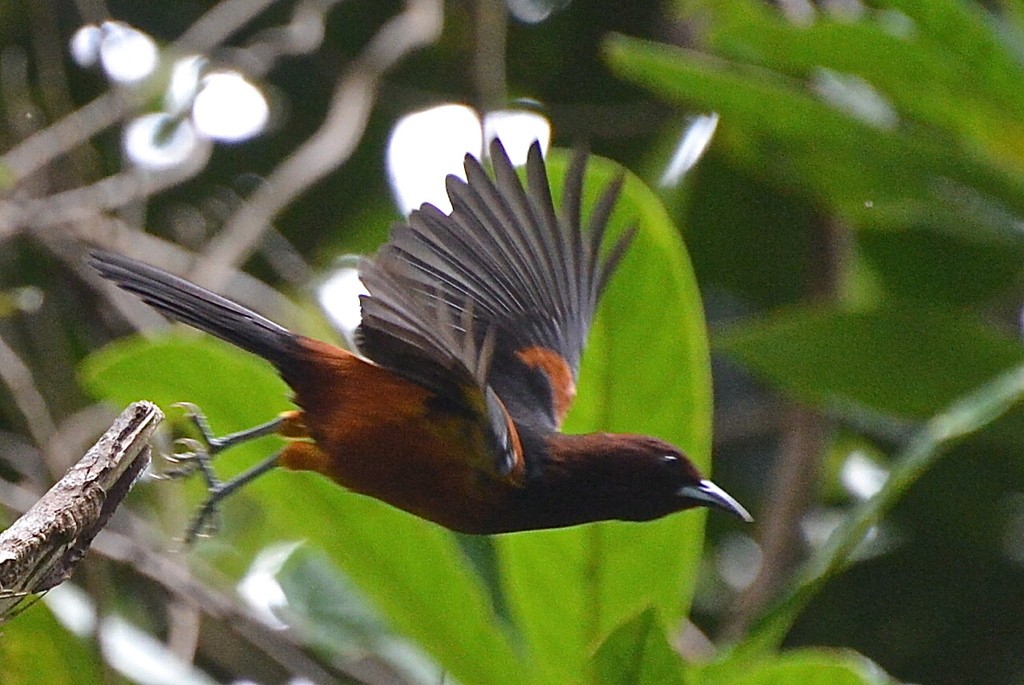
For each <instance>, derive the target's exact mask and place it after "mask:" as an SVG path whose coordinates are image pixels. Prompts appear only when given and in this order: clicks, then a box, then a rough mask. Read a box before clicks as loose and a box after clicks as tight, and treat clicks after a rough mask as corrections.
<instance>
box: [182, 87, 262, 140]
mask: <svg viewBox="0 0 1024 685" xmlns="http://www.w3.org/2000/svg"><path fill="white" fill-rule="evenodd" d="M269 118H270V106H269V105H268V104H267V99H266V98H265V97H264V96H263V93H262V92H260V89H259V88H257V87H256V86H254V85H253V84H252V83H250V82H249V81H247V80H246V79H245V77H244V76H242V75H241V74H239V73H238V72H236V71H218V72H213V73H210V74H207V75H206V76H205V77H204V78H203V80H202V83H201V84H200V86H199V92H198V93H197V94H196V96H195V101H194V102H193V103H192V120H193V121H194V122H195V124H196V128H197V129H199V132H200V133H202V134H203V135H205V136H209V137H210V138H213V139H215V140H220V141H224V142H237V141H240V140H245V139H246V138H252V137H253V136H255V135H256V134H258V133H259V132H260V131H262V130H263V129H264V127H266V125H267V120H268V119H269Z"/></svg>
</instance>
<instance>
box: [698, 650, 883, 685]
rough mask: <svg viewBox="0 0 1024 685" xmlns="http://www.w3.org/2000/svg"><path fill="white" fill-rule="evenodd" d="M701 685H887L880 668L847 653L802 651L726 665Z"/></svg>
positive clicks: (709, 673)
mask: <svg viewBox="0 0 1024 685" xmlns="http://www.w3.org/2000/svg"><path fill="white" fill-rule="evenodd" d="M694 682H695V683H696V684H697V685H885V684H886V683H893V682H894V681H893V680H892V679H891V678H889V677H888V676H887V675H886V674H885V673H884V672H883V671H882V670H881V669H880V668H878V666H876V665H875V664H873V663H871V662H870V661H868V660H867V659H865V658H864V657H863V656H861V655H859V654H857V653H855V652H851V651H844V650H826V649H799V650H794V651H791V652H786V653H784V654H781V655H778V656H771V657H768V658H765V659H763V660H758V661H755V662H748V661H746V660H743V661H738V662H724V663H721V664H717V665H715V666H714V667H712V668H708V669H706V670H705V671H703V672H702V674H701V677H698V678H697V679H696V680H695V681H694Z"/></svg>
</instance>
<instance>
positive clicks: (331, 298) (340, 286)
mask: <svg viewBox="0 0 1024 685" xmlns="http://www.w3.org/2000/svg"><path fill="white" fill-rule="evenodd" d="M357 261H358V257H347V258H343V259H342V260H341V265H340V267H339V268H338V269H336V270H335V271H334V273H332V274H331V275H330V276H328V277H327V280H325V281H324V282H323V283H321V284H320V286H319V287H318V288H317V293H316V295H317V300H318V301H319V302H320V308H321V309H323V310H324V313H325V314H327V318H328V319H330V321H331V323H332V324H333V325H334V327H335V328H336V329H338V330H339V331H340V332H341V334H342V335H343V336H345V340H347V341H348V344H349V347H350V348H351V349H353V350H354V349H355V332H356V328H358V327H359V324H360V322H361V321H362V319H363V315H362V310H361V308H360V306H359V296H360V295H365V294H367V290H366V286H364V285H363V282H362V281H360V280H359V270H358V269H357V268H356V264H357Z"/></svg>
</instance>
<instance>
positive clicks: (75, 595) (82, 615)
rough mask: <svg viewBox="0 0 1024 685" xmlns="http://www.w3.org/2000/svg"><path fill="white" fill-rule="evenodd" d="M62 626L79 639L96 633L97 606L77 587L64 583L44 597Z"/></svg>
mask: <svg viewBox="0 0 1024 685" xmlns="http://www.w3.org/2000/svg"><path fill="white" fill-rule="evenodd" d="M43 601H44V602H46V606H48V607H49V608H50V611H52V612H53V615H54V616H55V617H56V618H57V620H58V621H60V623H61V625H63V626H64V627H65V628H67V629H68V630H70V631H71V632H72V633H74V634H75V635H77V636H78V637H89V636H91V635H92V634H93V633H95V632H96V605H95V604H94V603H93V601H92V599H90V598H89V595H87V594H86V593H84V592H82V591H81V590H80V589H79V588H78V586H77V585H72V584H71V583H62V584H61V585H58V586H57V587H55V588H53V589H52V590H50V591H49V592H47V593H46V596H44V597H43Z"/></svg>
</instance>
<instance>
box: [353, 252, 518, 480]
mask: <svg viewBox="0 0 1024 685" xmlns="http://www.w3.org/2000/svg"><path fill="white" fill-rule="evenodd" d="M359 276H360V279H361V280H362V281H363V284H364V285H365V286H366V289H367V290H368V291H369V293H370V294H369V295H368V296H367V295H364V296H362V298H361V305H362V312H363V318H362V323H361V324H360V326H359V328H358V329H357V331H356V337H357V340H358V343H359V349H360V351H362V352H364V353H365V354H366V355H367V356H368V357H370V359H372V360H374V361H375V362H377V363H378V364H381V365H383V366H386V367H388V368H391V369H394V370H395V371H397V372H399V373H401V374H402V375H404V376H406V377H407V378H409V379H411V380H413V381H415V382H417V383H419V384H421V385H422V386H424V387H425V388H427V389H429V390H431V391H432V392H433V393H434V395H435V398H436V402H437V403H438V404H437V408H438V409H443V410H445V411H447V412H449V413H454V414H456V415H461V416H463V417H465V418H467V419H469V420H471V421H472V420H484V421H485V422H486V424H485V425H487V426H488V427H489V429H490V435H489V437H490V440H491V442H492V444H491V445H489V447H490V452H491V453H492V454H493V455H494V463H493V464H481V466H483V467H485V468H486V467H488V466H491V467H493V470H494V471H495V472H497V473H498V474H499V475H502V476H508V477H509V478H511V479H512V480H514V481H518V480H519V479H520V478H521V477H522V474H523V469H524V468H525V466H524V460H523V453H522V447H521V446H520V444H519V438H518V435H517V434H516V431H515V427H514V426H513V425H512V422H511V419H510V417H509V415H508V412H507V411H506V410H505V407H504V405H503V404H502V403H501V401H500V400H499V399H498V396H497V394H496V393H495V391H494V390H493V389H492V388H491V387H490V386H489V385H488V384H487V372H488V369H489V368H490V365H491V359H492V355H493V352H494V335H493V333H492V332H488V333H486V334H485V335H483V336H482V337H480V336H476V335H475V334H473V315H472V303H467V304H466V306H465V307H464V308H462V310H461V312H460V318H459V319H458V320H453V319H451V315H452V312H453V311H454V310H453V309H452V308H448V307H440V306H437V305H436V304H435V303H433V302H431V301H429V300H424V299H422V298H417V297H414V296H412V293H411V291H410V290H409V289H408V286H409V283H408V281H407V280H406V279H404V278H403V277H402V276H401V275H399V274H395V273H392V272H390V271H388V270H387V269H386V268H382V267H381V266H380V265H379V264H378V263H375V262H373V261H371V260H369V259H363V260H361V261H360V264H359ZM466 332H469V334H468V335H467V334H466Z"/></svg>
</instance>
